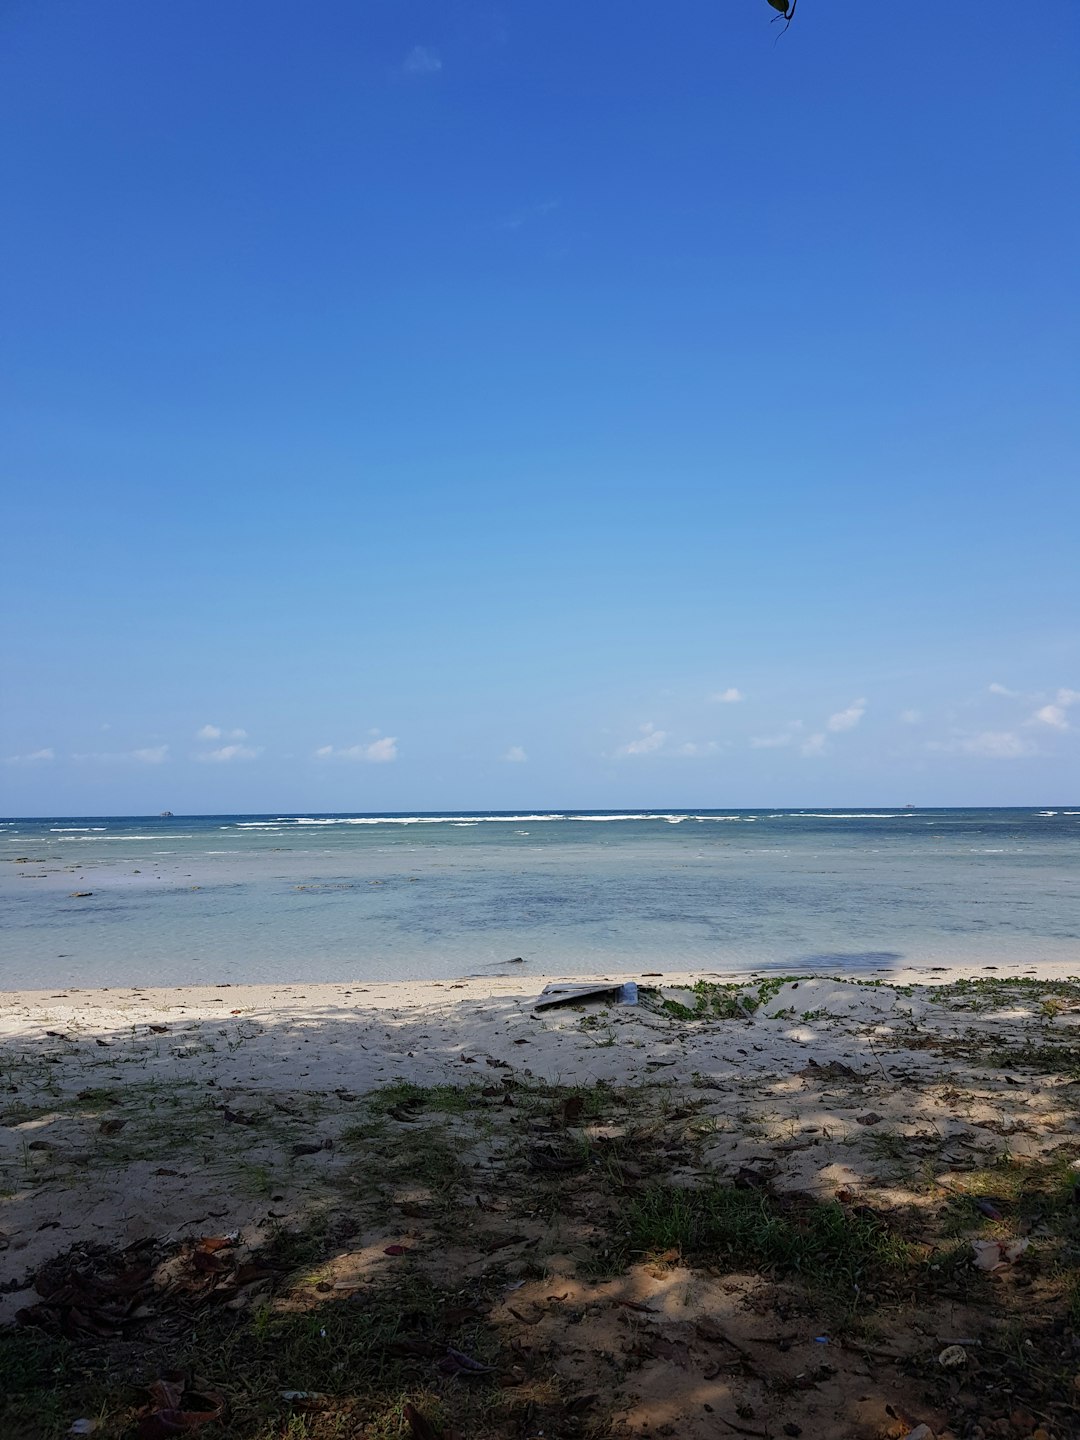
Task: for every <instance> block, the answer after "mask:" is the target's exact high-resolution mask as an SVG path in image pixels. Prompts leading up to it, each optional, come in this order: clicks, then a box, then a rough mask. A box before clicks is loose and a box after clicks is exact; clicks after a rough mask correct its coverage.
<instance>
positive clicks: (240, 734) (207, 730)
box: [195, 725, 247, 740]
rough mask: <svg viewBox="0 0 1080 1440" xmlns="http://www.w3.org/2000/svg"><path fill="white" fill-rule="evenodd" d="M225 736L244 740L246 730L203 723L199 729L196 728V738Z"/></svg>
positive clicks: (209, 738)
mask: <svg viewBox="0 0 1080 1440" xmlns="http://www.w3.org/2000/svg"><path fill="white" fill-rule="evenodd" d="M223 737H227V738H228V739H229V740H246V739H247V731H246V730H228V731H226V730H223V729H222V728H221V726H220V725H204V726H203V727H202V729H201V730H196V732H195V739H196V740H220V739H222V738H223Z"/></svg>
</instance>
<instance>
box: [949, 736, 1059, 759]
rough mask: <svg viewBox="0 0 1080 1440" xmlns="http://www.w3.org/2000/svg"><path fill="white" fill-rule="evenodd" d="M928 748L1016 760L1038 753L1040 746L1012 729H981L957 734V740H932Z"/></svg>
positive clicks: (956, 753) (953, 753)
mask: <svg viewBox="0 0 1080 1440" xmlns="http://www.w3.org/2000/svg"><path fill="white" fill-rule="evenodd" d="M926 748H927V749H928V750H934V751H937V752H938V753H939V754H944V755H976V756H978V757H980V758H981V759H984V760H1015V759H1018V758H1020V757H1021V756H1024V755H1036V754H1038V746H1036V745H1034V744H1032V742H1031V741H1030V740H1024V739H1023V738H1022V737H1021V736H1019V735H1015V734H1013V732H1012V731H1011V730H981V731H979V733H978V734H975V735H960V736H957V738H956V739H955V740H945V741H941V740H931V741H929V742H928V743H927V746H926Z"/></svg>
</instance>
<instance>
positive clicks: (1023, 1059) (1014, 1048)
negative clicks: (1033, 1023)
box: [986, 1041, 1080, 1080]
mask: <svg viewBox="0 0 1080 1440" xmlns="http://www.w3.org/2000/svg"><path fill="white" fill-rule="evenodd" d="M986 1059H987V1063H988V1064H989V1065H993V1066H996V1067H997V1068H998V1069H1001V1070H1032V1071H1034V1072H1035V1074H1036V1075H1068V1076H1070V1077H1072V1078H1073V1079H1078V1080H1080V1045H1062V1044H1055V1043H1054V1042H1053V1041H1046V1042H1043V1043H1042V1044H1040V1043H1038V1042H1037V1041H1032V1042H1031V1043H1030V1044H1028V1045H1011V1046H1007V1047H1006V1046H1003V1047H1000V1048H999V1049H997V1050H991V1051H989V1052H988V1054H987V1057H986Z"/></svg>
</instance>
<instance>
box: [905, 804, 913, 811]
mask: <svg viewBox="0 0 1080 1440" xmlns="http://www.w3.org/2000/svg"><path fill="white" fill-rule="evenodd" d="M904 809H905V810H914V809H915V806H914V805H911V804H908V805H905V806H904Z"/></svg>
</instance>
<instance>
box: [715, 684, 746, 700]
mask: <svg viewBox="0 0 1080 1440" xmlns="http://www.w3.org/2000/svg"><path fill="white" fill-rule="evenodd" d="M709 699H710V700H711V701H712V702H713V704H714V705H738V703H739V701H740V700H745V699H746V696H745V695H744V694H743V692H742V691H741V690H736V689H735V687H734V685H731V686H729V687H728V689H726V690H719V691H717V693H716V694H715V695H710V696H709Z"/></svg>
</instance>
